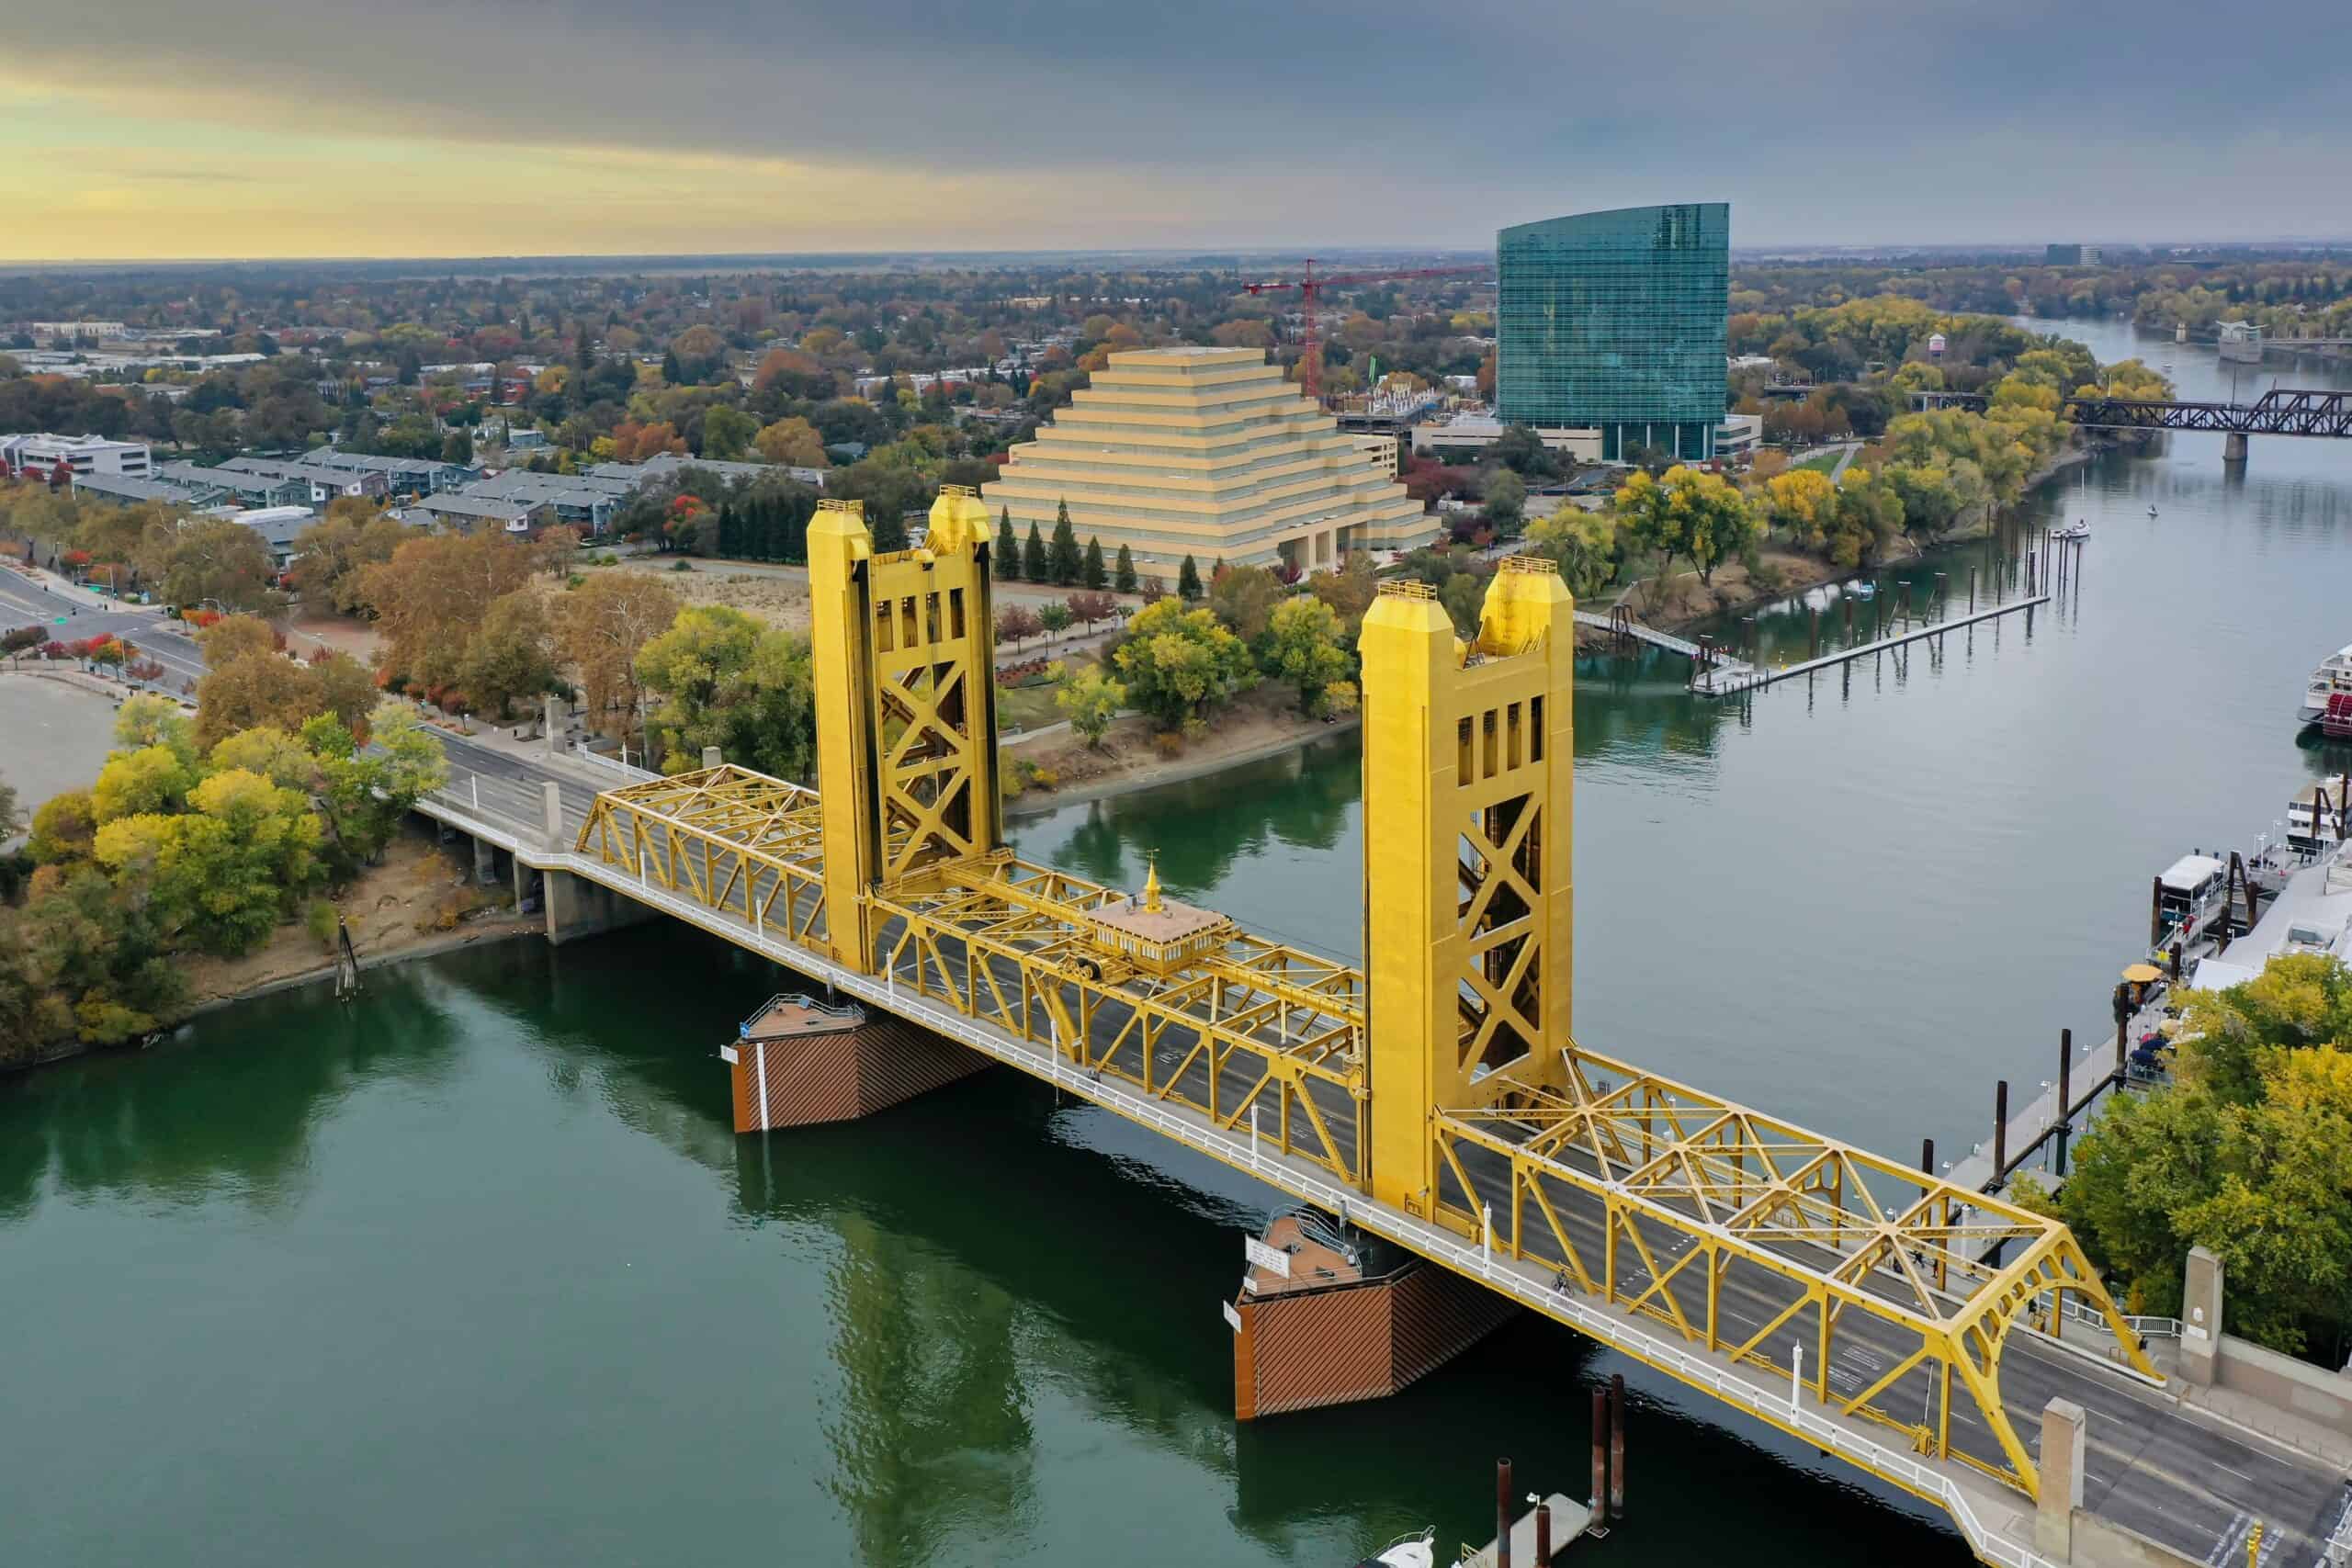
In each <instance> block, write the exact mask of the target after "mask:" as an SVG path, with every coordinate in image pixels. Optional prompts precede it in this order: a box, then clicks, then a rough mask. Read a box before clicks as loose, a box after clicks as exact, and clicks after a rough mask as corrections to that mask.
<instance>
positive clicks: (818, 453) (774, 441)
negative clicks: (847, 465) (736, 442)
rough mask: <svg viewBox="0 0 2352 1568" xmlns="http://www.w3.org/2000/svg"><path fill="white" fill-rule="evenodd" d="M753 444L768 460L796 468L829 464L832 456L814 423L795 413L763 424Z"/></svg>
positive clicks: (819, 466)
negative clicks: (768, 423)
mask: <svg viewBox="0 0 2352 1568" xmlns="http://www.w3.org/2000/svg"><path fill="white" fill-rule="evenodd" d="M770 357H774V356H773V355H771V356H770ZM752 445H753V446H757V447H758V448H759V449H760V456H761V457H765V458H766V459H767V460H768V461H769V462H771V463H781V464H784V465H786V466H787V467H790V468H829V467H831V459H830V458H829V457H826V455H825V438H824V437H823V436H822V435H820V434H818V432H817V427H816V426H815V425H813V424H811V423H809V422H808V421H807V420H805V419H802V418H800V417H799V416H798V415H797V414H795V415H793V416H791V417H788V418H786V419H780V420H777V421H776V422H775V423H774V424H771V425H767V426H765V427H763V429H762V430H761V431H760V433H759V434H758V435H757V436H755V437H754V438H753V439H752Z"/></svg>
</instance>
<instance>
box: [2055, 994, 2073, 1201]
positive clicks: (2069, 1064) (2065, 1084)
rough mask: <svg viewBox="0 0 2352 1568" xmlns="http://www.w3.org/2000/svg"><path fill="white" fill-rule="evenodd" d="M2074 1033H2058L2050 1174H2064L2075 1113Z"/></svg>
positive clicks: (2067, 1031)
mask: <svg viewBox="0 0 2352 1568" xmlns="http://www.w3.org/2000/svg"><path fill="white" fill-rule="evenodd" d="M2074 1081H2075V1032H2074V1031H2073V1030H2071V1029H2062V1030H2060V1031H2059V1032H2058V1134H2057V1140H2058V1147H2057V1152H2056V1156H2055V1157H2054V1159H2053V1161H2052V1171H2051V1174H2052V1175H2053V1176H2060V1177H2063V1176H2064V1175H2065V1174H2066V1133H2067V1130H2068V1127H2069V1125H2070V1122H2071V1119H2072V1117H2073V1116H2074V1113H2075V1091H2074Z"/></svg>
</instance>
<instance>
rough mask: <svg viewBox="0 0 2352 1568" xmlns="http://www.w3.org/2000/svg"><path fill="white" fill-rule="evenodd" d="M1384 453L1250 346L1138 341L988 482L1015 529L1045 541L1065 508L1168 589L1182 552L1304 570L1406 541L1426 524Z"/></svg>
mask: <svg viewBox="0 0 2352 1568" xmlns="http://www.w3.org/2000/svg"><path fill="white" fill-rule="evenodd" d="M1395 467H1396V466H1395V457H1394V447H1393V446H1390V447H1388V448H1386V451H1385V455H1384V454H1383V453H1382V452H1381V451H1379V450H1378V449H1377V448H1374V447H1368V446H1366V445H1365V444H1364V443H1363V442H1362V441H1360V440H1359V439H1358V438H1356V437H1354V436H1350V435H1343V434H1340V431H1339V428H1338V425H1337V423H1336V422H1335V421H1334V420H1333V419H1332V417H1331V416H1330V415H1329V414H1328V413H1325V412H1323V411H1322V410H1321V409H1319V408H1317V406H1316V405H1315V404H1314V403H1313V402H1312V401H1310V400H1308V399H1307V398H1306V395H1305V394H1303V393H1302V392H1300V391H1299V389H1297V388H1296V387H1295V386H1293V385H1292V384H1291V383H1289V382H1287V381H1285V380H1283V374H1282V371H1281V370H1280V369H1278V368H1277V367H1274V366H1272V365H1270V364H1268V363H1267V362H1266V355H1265V351H1264V350H1262V349H1255V348H1147V349H1133V350H1129V351H1127V352H1125V353H1123V354H1114V355H1111V362H1110V365H1109V367H1107V368H1105V369H1103V370H1098V371H1096V372H1095V373H1094V376H1093V378H1092V384H1091V385H1090V386H1088V387H1086V388H1084V389H1080V391H1079V392H1078V393H1077V394H1076V395H1075V397H1074V398H1073V400H1072V401H1071V404H1070V406H1069V408H1066V409H1063V410H1061V411H1059V412H1057V413H1056V414H1055V415H1054V417H1053V420H1052V422H1051V423H1047V424H1046V425H1044V426H1042V427H1041V428H1040V429H1039V430H1038V432H1037V438H1036V439H1035V441H1027V442H1023V443H1022V444H1020V445H1019V446H1014V447H1013V448H1012V453H1011V455H1010V456H1009V457H1007V459H1006V461H1005V465H1004V470H1003V477H1002V478H1001V479H998V480H997V481H996V482H995V483H993V484H990V485H988V486H985V487H984V488H983V489H982V491H981V498H982V499H983V500H984V501H985V502H987V503H988V508H989V512H990V513H1000V512H1004V511H1009V512H1010V513H1012V528H1013V533H1014V535H1015V536H1016V537H1019V538H1022V539H1026V538H1027V537H1028V536H1029V525H1031V524H1032V523H1035V525H1037V526H1038V528H1039V529H1040V531H1041V532H1043V533H1044V534H1046V536H1051V535H1052V533H1053V529H1054V520H1055V513H1056V509H1057V507H1058V506H1060V505H1061V504H1063V503H1065V502H1067V503H1068V504H1069V519H1070V525H1071V526H1072V527H1073V528H1074V529H1075V530H1076V531H1077V534H1078V539H1079V543H1080V545H1081V546H1082V545H1084V544H1085V543H1086V541H1087V539H1088V538H1089V537H1090V536H1091V537H1094V538H1098V539H1100V540H1102V541H1103V556H1104V557H1105V558H1115V557H1116V556H1117V554H1118V551H1119V547H1120V546H1122V545H1125V546H1126V547H1129V548H1130V549H1131V550H1132V551H1133V552H1134V554H1135V562H1136V570H1137V571H1138V572H1139V573H1141V574H1142V575H1143V576H1145V577H1158V578H1159V579H1161V580H1162V581H1165V582H1167V583H1169V584H1170V585H1171V586H1172V585H1173V584H1174V582H1175V581H1176V574H1177V571H1178V569H1179V567H1180V565H1181V563H1182V560H1183V558H1185V557H1186V556H1188V555H1189V556H1192V557H1193V558H1194V559H1195V560H1196V561H1197V562H1198V564H1199V567H1200V571H1201V576H1202V579H1203V580H1204V581H1206V579H1207V578H1208V576H1209V575H1210V573H1211V572H1212V571H1213V570H1215V569H1216V566H1217V564H1218V563H1219V562H1221V561H1231V562H1233V563H1235V564H1237V565H1248V566H1269V567H1271V566H1274V565H1276V564H1278V563H1280V562H1283V561H1289V562H1291V563H1292V564H1294V565H1295V566H1297V567H1299V568H1300V569H1301V570H1319V569H1324V568H1329V567H1333V566H1336V565H1337V564H1338V562H1339V558H1340V556H1341V555H1342V554H1344V553H1345V552H1347V551H1351V550H1387V549H1409V548H1412V547H1415V546H1417V545H1424V544H1427V543H1429V542H1430V539H1432V538H1434V537H1435V536H1436V533H1437V525H1436V523H1435V521H1434V520H1433V519H1431V518H1429V517H1427V516H1426V515H1424V513H1423V512H1422V510H1421V505H1420V503H1419V502H1416V501H1414V500H1413V499H1412V498H1411V497H1409V496H1408V495H1407V494H1406V493H1405V487H1404V486H1402V485H1400V484H1398V483H1397V482H1396V479H1395V478H1394V474H1395Z"/></svg>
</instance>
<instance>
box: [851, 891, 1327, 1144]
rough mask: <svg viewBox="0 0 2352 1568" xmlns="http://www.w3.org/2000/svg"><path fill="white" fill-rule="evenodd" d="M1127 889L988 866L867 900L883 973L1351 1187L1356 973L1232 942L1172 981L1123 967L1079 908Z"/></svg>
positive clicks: (1282, 950)
mask: <svg viewBox="0 0 2352 1568" xmlns="http://www.w3.org/2000/svg"><path fill="white" fill-rule="evenodd" d="M1124 897H1125V895H1123V894H1120V893H1118V892H1116V891H1114V890H1113V889H1111V888H1107V887H1103V886H1100V885H1098V884H1095V883H1091V882H1086V881H1083V880H1081V879H1080V878H1077V877H1072V876H1069V875H1066V874H1063V873H1060V872H1057V871H1053V870H1050V869H1048V868H1046V867H1044V866H1036V865H1030V864H1027V863H1023V862H1021V861H1016V860H1013V859H1012V858H1011V857H1010V856H1002V855H1000V856H996V857H991V859H990V860H989V861H988V862H986V863H982V864H981V865H979V866H978V867H976V868H972V870H971V871H958V872H956V873H955V874H951V875H950V877H949V879H948V885H947V886H944V887H943V888H941V889H939V890H938V891H936V892H933V893H930V894H928V895H925V896H923V897H912V898H893V897H889V896H888V895H876V899H875V904H876V911H877V914H878V916H879V919H878V920H877V924H878V926H879V929H880V931H881V942H882V946H883V962H882V964H881V969H882V972H883V973H885V974H887V975H888V976H890V977H891V980H892V983H893V984H895V985H904V986H907V987H910V988H911V989H913V990H915V991H917V992H918V993H920V994H922V995H923V996H926V997H933V998H939V999H941V1000H944V1001H945V1002H946V1003H948V1005H950V1006H952V1007H954V1008H955V1009H956V1010H958V1011H959V1012H963V1013H966V1014H968V1015H969V1016H971V1017H973V1018H975V1019H978V1020H979V1021H982V1022H986V1023H991V1024H994V1025H996V1026H997V1027H998V1028H1000V1029H1003V1030H1006V1031H1007V1032H1011V1033H1013V1034H1016V1035H1019V1036H1020V1037H1022V1038H1023V1039H1025V1040H1029V1041H1033V1042H1035V1043H1040V1044H1046V1045H1050V1046H1052V1047H1053V1048H1054V1049H1055V1050H1056V1051H1057V1052H1058V1053H1059V1054H1060V1055H1062V1056H1063V1057H1064V1058H1065V1059H1066V1060H1068V1061H1069V1062H1071V1063H1072V1064H1074V1065H1076V1066H1080V1067H1084V1068H1087V1069H1090V1070H1091V1071H1094V1072H1097V1073H1103V1074H1108V1075H1110V1076H1111V1077H1118V1078H1123V1079H1125V1080H1126V1081H1127V1082H1130V1083H1132V1084H1134V1085H1136V1087H1137V1088H1138V1089H1142V1090H1143V1092H1145V1093H1146V1094H1148V1095H1152V1096H1155V1097H1157V1098H1159V1099H1162V1100H1172V1101H1175V1102H1177V1103H1179V1104H1183V1105H1189V1106H1191V1107H1193V1109H1194V1110H1196V1111H1203V1112H1204V1113H1206V1114H1207V1115H1208V1116H1209V1117H1210V1119H1211V1120H1212V1121H1214V1122H1216V1124H1217V1125H1218V1126H1220V1127H1226V1128H1258V1129H1261V1130H1262V1132H1263V1134H1264V1135H1265V1136H1267V1137H1268V1138H1270V1139H1272V1140H1273V1142H1274V1144H1275V1145H1276V1146H1278V1147H1279V1148H1280V1149H1281V1150H1282V1151H1283V1152H1284V1153H1286V1154H1296V1155H1300V1156H1304V1157H1306V1158H1307V1159H1310V1160H1313V1161H1314V1162H1316V1163H1317V1164H1318V1165H1321V1166H1324V1167H1326V1168H1329V1169H1330V1170H1331V1171H1332V1172H1333V1173H1334V1174H1336V1175H1338V1176H1340V1177H1341V1178H1343V1179H1347V1180H1349V1181H1351V1182H1352V1181H1359V1180H1360V1179H1361V1176H1362V1167H1361V1161H1362V1157H1363V1156H1362V1145H1361V1140H1360V1139H1359V1138H1358V1136H1357V1133H1356V1128H1357V1123H1358V1122H1359V1120H1360V1109H1359V1108H1360V1106H1361V1104H1362V1101H1363V1099H1364V1098H1365V1095H1366V1092H1367V1091H1366V1080H1365V1075H1364V1065H1363V975H1362V973H1361V972H1360V971H1358V970H1356V969H1354V968H1351V967H1350V966H1348V965H1345V964H1339V963H1337V962H1335V961H1333V960H1331V959H1329V958H1325V957H1322V956H1320V955H1317V954H1315V953H1306V952H1303V951H1301V950H1300V949H1297V948H1295V947H1290V946H1286V945H1284V944H1282V943H1278V942H1265V941H1263V940H1261V939H1259V938H1256V937H1252V936H1249V935H1246V934H1242V933H1238V932H1236V933H1233V934H1232V935H1230V936H1229V937H1228V938H1227V940H1226V941H1225V942H1223V943H1222V944H1221V945H1219V946H1217V947H1216V948H1213V949H1211V950H1210V951H1208V952H1206V953H1200V954H1197V955H1195V956H1194V957H1193V959H1192V961H1191V962H1189V963H1187V964H1184V965H1183V966H1182V967H1180V968H1179V969H1177V970H1176V971H1175V972H1174V973H1172V974H1170V975H1164V976H1163V975H1154V974H1149V973H1145V972H1140V971H1137V970H1135V969H1134V968H1133V967H1132V966H1131V965H1129V964H1126V963H1125V960H1124V959H1123V958H1122V957H1121V956H1120V954H1119V953H1117V952H1116V951H1115V950H1114V949H1113V948H1111V947H1109V946H1108V945H1106V944H1104V943H1103V942H1102V941H1101V940H1100V938H1099V937H1098V936H1097V934H1096V933H1095V932H1094V931H1093V930H1092V929H1091V926H1090V922H1089V921H1088V920H1087V919H1086V915H1087V911H1089V910H1090V909H1094V908H1102V907H1103V906H1104V905H1107V904H1109V903H1111V902H1113V901H1114V900H1118V899H1121V898H1124Z"/></svg>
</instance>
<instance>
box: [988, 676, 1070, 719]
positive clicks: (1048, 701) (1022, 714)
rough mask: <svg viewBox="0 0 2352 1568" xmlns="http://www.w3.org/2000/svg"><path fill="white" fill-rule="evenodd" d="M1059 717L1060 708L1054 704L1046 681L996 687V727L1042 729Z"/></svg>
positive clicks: (1049, 686) (1060, 713)
mask: <svg viewBox="0 0 2352 1568" xmlns="http://www.w3.org/2000/svg"><path fill="white" fill-rule="evenodd" d="M1061 721H1062V712H1061V709H1059V708H1057V707H1056V706H1055V705H1054V688H1053V686H1052V685H1051V684H1050V683H1040V684H1038V685H1035V686H999V687H998V688H997V689H996V727H997V728H999V729H1016V728H1018V729H1043V728H1046V726H1047V725H1049V724H1059V723H1060V722H1061Z"/></svg>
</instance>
